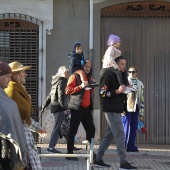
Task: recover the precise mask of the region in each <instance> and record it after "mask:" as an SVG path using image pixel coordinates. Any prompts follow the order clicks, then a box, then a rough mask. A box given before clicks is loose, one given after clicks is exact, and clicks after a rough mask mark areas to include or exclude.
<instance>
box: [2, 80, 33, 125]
mask: <svg viewBox="0 0 170 170" xmlns="http://www.w3.org/2000/svg"><path fill="white" fill-rule="evenodd" d="M5 92H6V93H7V95H8V96H9V97H10V98H12V99H13V100H14V101H15V102H16V103H17V105H18V109H19V112H20V115H21V120H22V122H23V123H24V122H26V123H27V124H28V126H30V124H31V119H30V115H31V113H32V112H33V108H32V104H31V98H30V96H29V94H28V93H27V91H26V90H25V88H24V87H23V86H22V84H20V83H18V82H14V81H10V82H9V85H8V88H6V89H5Z"/></svg>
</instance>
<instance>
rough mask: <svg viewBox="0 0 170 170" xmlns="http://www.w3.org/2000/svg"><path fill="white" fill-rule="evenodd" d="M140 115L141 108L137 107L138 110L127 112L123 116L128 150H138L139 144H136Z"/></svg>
mask: <svg viewBox="0 0 170 170" xmlns="http://www.w3.org/2000/svg"><path fill="white" fill-rule="evenodd" d="M138 116H139V109H138V107H137V109H136V112H127V113H126V115H125V116H123V117H122V123H123V128H124V132H125V148H126V150H127V151H136V150H138V148H137V146H136V145H135V143H136V131H137V122H138Z"/></svg>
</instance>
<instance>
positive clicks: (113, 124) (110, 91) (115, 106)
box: [94, 56, 136, 169]
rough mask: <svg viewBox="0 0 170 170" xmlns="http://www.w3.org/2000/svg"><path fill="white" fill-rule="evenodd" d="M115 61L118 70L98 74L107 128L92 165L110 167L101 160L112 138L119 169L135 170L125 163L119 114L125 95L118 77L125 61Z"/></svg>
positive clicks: (121, 58) (119, 58)
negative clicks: (115, 146)
mask: <svg viewBox="0 0 170 170" xmlns="http://www.w3.org/2000/svg"><path fill="white" fill-rule="evenodd" d="M115 61H116V64H117V65H118V69H113V67H110V68H103V69H102V70H101V73H100V105H101V110H102V111H103V112H104V114H105V118H106V121H107V123H108V127H107V130H106V133H105V136H104V137H103V139H102V141H101V143H100V146H99V149H98V154H97V156H96V159H95V161H94V164H95V165H96V166H100V167H110V165H108V164H105V163H104V162H103V160H102V158H103V155H104V152H105V151H106V150H107V148H108V147H109V145H110V143H111V142H112V140H113V138H114V139H115V142H116V145H117V153H118V155H119V157H120V169H136V167H134V166H132V165H131V164H129V163H128V162H127V161H126V150H125V135H124V130H123V125H122V118H121V113H123V112H124V111H125V110H126V94H123V92H124V91H125V89H126V86H125V85H124V84H123V85H121V84H120V82H119V80H118V75H120V72H121V73H123V72H124V71H125V68H126V60H125V58H124V57H122V56H119V57H117V58H116V59H115ZM118 72H119V73H118ZM122 81H123V79H122Z"/></svg>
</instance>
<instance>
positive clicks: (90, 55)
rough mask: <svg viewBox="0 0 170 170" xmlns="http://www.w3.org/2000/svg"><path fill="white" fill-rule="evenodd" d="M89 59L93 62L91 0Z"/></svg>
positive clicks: (91, 7)
mask: <svg viewBox="0 0 170 170" xmlns="http://www.w3.org/2000/svg"><path fill="white" fill-rule="evenodd" d="M89 59H90V60H91V61H92V62H93V0H90V23H89Z"/></svg>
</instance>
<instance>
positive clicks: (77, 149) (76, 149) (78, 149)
mask: <svg viewBox="0 0 170 170" xmlns="http://www.w3.org/2000/svg"><path fill="white" fill-rule="evenodd" d="M73 151H81V148H76V147H74V148H73Z"/></svg>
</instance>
